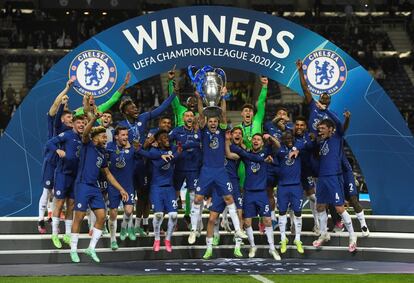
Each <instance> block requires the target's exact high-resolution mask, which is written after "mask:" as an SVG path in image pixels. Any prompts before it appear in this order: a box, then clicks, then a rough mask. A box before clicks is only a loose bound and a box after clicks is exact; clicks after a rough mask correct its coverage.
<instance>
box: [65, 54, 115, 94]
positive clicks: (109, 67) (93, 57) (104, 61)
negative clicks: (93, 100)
mask: <svg viewBox="0 0 414 283" xmlns="http://www.w3.org/2000/svg"><path fill="white" fill-rule="evenodd" d="M69 78H70V79H72V80H74V81H75V84H74V89H75V90H76V91H77V92H78V93H79V94H81V95H84V94H85V93H87V92H89V93H91V94H92V95H93V96H95V97H100V96H104V95H105V94H107V93H108V92H110V91H111V89H112V88H113V87H114V85H115V83H116V78H117V71H116V66H115V62H114V60H112V58H111V57H109V56H108V55H107V54H106V53H105V52H102V51H100V50H86V51H83V52H82V53H79V54H78V55H77V56H75V59H73V61H72V63H71V64H70V66H69Z"/></svg>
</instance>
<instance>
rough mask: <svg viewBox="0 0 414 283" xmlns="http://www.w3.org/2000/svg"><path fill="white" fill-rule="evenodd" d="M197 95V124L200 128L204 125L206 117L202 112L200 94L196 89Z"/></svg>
mask: <svg viewBox="0 0 414 283" xmlns="http://www.w3.org/2000/svg"><path fill="white" fill-rule="evenodd" d="M195 94H196V96H197V108H198V125H199V126H200V128H204V126H205V125H206V119H205V117H204V114H203V100H202V99H201V95H200V94H199V93H198V92H197V91H196V92H195Z"/></svg>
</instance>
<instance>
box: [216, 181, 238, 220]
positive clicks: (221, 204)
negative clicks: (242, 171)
mask: <svg viewBox="0 0 414 283" xmlns="http://www.w3.org/2000/svg"><path fill="white" fill-rule="evenodd" d="M231 184H232V191H231V195H232V196H233V199H234V204H235V205H236V208H237V209H242V208H243V198H242V196H241V193H240V184H239V180H238V179H231ZM225 207H226V202H225V201H224V199H223V196H219V195H218V193H217V191H216V190H213V192H212V196H211V206H210V208H209V210H210V211H214V212H217V213H222V212H223V210H224V208H225Z"/></svg>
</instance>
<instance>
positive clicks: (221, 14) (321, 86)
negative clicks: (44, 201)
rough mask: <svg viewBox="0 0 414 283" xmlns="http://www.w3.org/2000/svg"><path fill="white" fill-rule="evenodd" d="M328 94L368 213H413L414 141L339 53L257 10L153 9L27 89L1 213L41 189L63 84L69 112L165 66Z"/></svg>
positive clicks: (3, 176) (25, 211)
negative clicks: (50, 125) (240, 74)
mask: <svg viewBox="0 0 414 283" xmlns="http://www.w3.org/2000/svg"><path fill="white" fill-rule="evenodd" d="M297 59H302V60H303V63H304V72H305V75H306V79H307V82H308V85H309V89H310V90H311V92H312V93H313V94H314V95H315V99H318V95H319V94H321V93H323V92H327V93H329V94H330V95H332V102H331V105H330V108H331V109H332V110H333V111H335V112H336V113H338V114H340V115H342V113H343V112H344V111H345V110H349V111H351V112H352V118H351V124H350V127H349V129H348V130H347V135H346V140H347V142H348V144H349V145H350V146H351V148H352V151H353V153H354V154H355V156H356V158H357V159H358V162H359V164H360V166H361V169H362V172H363V174H364V176H365V179H366V182H367V185H368V188H369V192H370V197H371V205H372V208H373V210H374V213H375V214H400V215H414V190H413V189H412V185H411V183H412V180H411V174H412V172H414V171H413V169H414V141H413V137H412V135H411V133H410V131H409V129H408V128H407V126H406V124H405V121H404V120H403V118H402V116H401V115H400V113H399V111H398V109H397V108H396V107H395V105H394V104H393V103H392V101H391V99H390V98H389V97H388V95H387V94H386V93H385V92H384V90H383V89H382V88H381V87H380V86H379V84H378V83H377V82H376V81H375V80H374V79H373V78H372V77H371V76H370V75H369V74H368V72H367V71H366V70H365V69H364V68H362V67H361V66H360V65H359V64H358V63H357V62H356V61H355V60H354V59H352V58H351V57H350V56H349V55H348V54H346V53H345V52H344V51H342V50H341V49H339V48H338V47H337V46H335V45H334V44H333V43H331V42H329V41H328V40H326V39H325V38H323V37H321V36H319V35H318V34H316V33H313V32H311V31H310V30H308V29H306V28H303V27H301V26H299V25H297V24H294V23H292V22H289V21H287V20H284V19H282V18H279V17H275V16H270V15H267V14H264V13H260V12H256V11H250V10H244V9H238V8H228V7H218V6H197V7H184V8H177V9H169V10H162V11H159V12H156V13H153V14H149V15H145V16H141V17H137V18H133V19H130V20H128V21H125V22H123V23H121V24H118V25H116V26H114V27H112V28H110V29H107V30H105V31H103V32H102V33H100V34H98V35H96V36H94V37H93V38H91V39H89V40H88V41H86V42H84V43H83V44H81V45H80V46H78V47H77V48H76V49H74V50H73V51H72V52H70V53H69V54H67V55H66V56H65V57H64V58H62V59H61V60H60V61H59V62H58V63H57V64H56V65H54V66H53V68H52V69H51V70H50V71H49V72H48V73H47V74H46V75H45V76H44V77H43V78H42V79H41V80H40V81H39V82H38V83H37V84H36V85H35V87H34V88H33V89H32V90H31V91H30V93H29V95H28V96H27V97H26V98H25V100H24V101H23V103H22V104H21V106H20V107H19V108H18V109H17V111H16V112H15V114H14V116H13V118H12V120H11V121H10V124H9V126H8V128H7V131H6V133H5V135H4V136H3V137H2V138H1V140H0V154H1V155H0V156H1V161H2V163H3V166H2V170H1V172H0V181H1V187H0V215H1V216H12V215H13V216H27V215H36V214H37V212H38V200H39V196H40V194H41V191H42V187H41V172H42V162H43V149H44V145H45V142H46V137H47V122H46V113H47V111H48V109H49V107H50V105H51V104H52V102H53V100H54V98H55V97H56V96H57V95H58V94H59V92H60V91H61V90H62V89H63V88H64V87H65V84H66V81H67V80H68V79H69V78H73V79H76V82H75V87H74V88H73V89H71V90H70V92H69V96H70V102H69V103H70V107H71V109H75V108H77V107H79V106H80V105H81V100H82V96H81V95H79V94H84V93H85V92H91V93H92V94H93V95H94V96H95V97H97V100H98V101H97V103H98V104H99V103H102V102H103V101H105V100H106V99H108V97H109V96H110V95H111V94H112V93H113V92H114V91H115V90H116V89H117V88H119V86H120V85H121V84H122V82H123V78H124V77H125V75H126V73H127V72H128V71H130V72H131V73H132V79H131V81H130V85H133V84H135V83H137V82H139V81H142V80H145V79H146V78H149V77H151V76H154V75H157V74H160V73H163V72H166V71H168V70H170V69H171V68H172V67H173V66H174V65H176V66H177V68H187V66H189V65H196V66H203V65H212V66H214V67H219V68H222V67H228V68H234V69H240V70H244V71H247V72H253V73H256V74H261V75H264V76H267V77H269V78H270V79H273V80H275V81H277V82H279V83H281V84H283V85H285V86H287V87H289V88H291V89H293V90H294V91H296V92H298V93H299V94H300V95H302V90H301V87H300V82H299V78H298V73H297V70H296V66H295V61H296V60H297Z"/></svg>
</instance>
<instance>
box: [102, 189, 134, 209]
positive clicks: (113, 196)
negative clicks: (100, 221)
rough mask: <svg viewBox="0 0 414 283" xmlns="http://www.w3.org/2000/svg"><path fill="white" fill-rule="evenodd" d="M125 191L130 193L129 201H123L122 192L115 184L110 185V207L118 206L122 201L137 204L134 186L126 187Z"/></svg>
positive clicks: (127, 203) (126, 203)
mask: <svg viewBox="0 0 414 283" xmlns="http://www.w3.org/2000/svg"><path fill="white" fill-rule="evenodd" d="M124 189H125V191H126V192H127V193H128V196H129V197H128V200H127V201H122V197H121V193H120V192H119V191H118V190H117V189H115V188H114V187H113V186H111V185H110V186H109V187H108V201H109V205H108V207H109V208H111V209H113V208H118V206H119V203H120V202H121V201H122V203H123V204H124V205H134V204H135V191H134V188H128V187H127V188H124Z"/></svg>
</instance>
